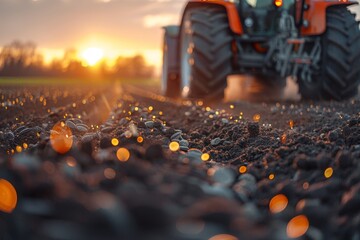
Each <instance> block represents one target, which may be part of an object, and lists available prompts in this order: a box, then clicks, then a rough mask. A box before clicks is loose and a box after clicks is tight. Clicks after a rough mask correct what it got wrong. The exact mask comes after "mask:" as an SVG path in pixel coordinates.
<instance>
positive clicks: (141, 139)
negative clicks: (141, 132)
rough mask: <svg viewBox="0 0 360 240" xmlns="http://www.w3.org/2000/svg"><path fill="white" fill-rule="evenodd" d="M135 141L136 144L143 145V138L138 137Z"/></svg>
mask: <svg viewBox="0 0 360 240" xmlns="http://www.w3.org/2000/svg"><path fill="white" fill-rule="evenodd" d="M136 141H137V142H138V143H143V142H144V138H143V137H141V136H139V137H137V139H136Z"/></svg>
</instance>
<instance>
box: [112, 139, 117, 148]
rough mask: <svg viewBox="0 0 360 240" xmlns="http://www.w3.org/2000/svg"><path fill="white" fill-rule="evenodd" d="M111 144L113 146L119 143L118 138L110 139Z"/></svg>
mask: <svg viewBox="0 0 360 240" xmlns="http://www.w3.org/2000/svg"><path fill="white" fill-rule="evenodd" d="M111 144H112V145H113V146H114V147H116V146H118V145H119V140H118V139H117V138H113V139H111Z"/></svg>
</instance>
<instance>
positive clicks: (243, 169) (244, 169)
mask: <svg viewBox="0 0 360 240" xmlns="http://www.w3.org/2000/svg"><path fill="white" fill-rule="evenodd" d="M246 171H247V167H246V166H241V167H240V168H239V173H246Z"/></svg>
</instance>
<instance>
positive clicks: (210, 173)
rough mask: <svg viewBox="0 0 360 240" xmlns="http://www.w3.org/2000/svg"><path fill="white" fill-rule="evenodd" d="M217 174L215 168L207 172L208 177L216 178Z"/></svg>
mask: <svg viewBox="0 0 360 240" xmlns="http://www.w3.org/2000/svg"><path fill="white" fill-rule="evenodd" d="M215 172H216V169H215V168H209V169H208V170H207V175H208V176H214V174H215Z"/></svg>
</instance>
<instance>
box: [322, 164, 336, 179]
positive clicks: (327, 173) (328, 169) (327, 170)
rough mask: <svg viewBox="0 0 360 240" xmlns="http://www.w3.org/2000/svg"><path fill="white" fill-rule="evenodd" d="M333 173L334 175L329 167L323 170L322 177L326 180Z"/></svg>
mask: <svg viewBox="0 0 360 240" xmlns="http://www.w3.org/2000/svg"><path fill="white" fill-rule="evenodd" d="M333 173H334V170H333V169H332V168H331V167H329V168H327V169H325V171H324V176H325V177H326V178H331V176H332V175H333Z"/></svg>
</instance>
